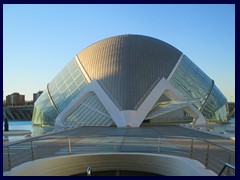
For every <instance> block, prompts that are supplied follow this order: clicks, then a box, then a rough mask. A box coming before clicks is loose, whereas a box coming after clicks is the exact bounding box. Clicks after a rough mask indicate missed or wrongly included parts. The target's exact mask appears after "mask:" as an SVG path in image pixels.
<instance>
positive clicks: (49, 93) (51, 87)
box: [32, 59, 87, 125]
mask: <svg viewBox="0 0 240 180" xmlns="http://www.w3.org/2000/svg"><path fill="white" fill-rule="evenodd" d="M86 85H87V82H86V80H85V79H84V77H83V75H82V73H81V71H80V69H79V67H78V65H77V62H76V61H75V59H73V60H71V61H70V62H69V63H68V64H67V65H66V66H65V67H64V69H63V70H62V71H61V72H60V73H59V74H58V75H57V76H56V77H55V78H54V79H53V80H52V81H51V82H50V83H49V84H48V87H47V89H46V90H45V91H44V92H43V93H42V95H41V96H40V97H39V98H38V100H37V101H36V102H35V104H34V112H33V118H32V121H33V123H34V124H39V125H54V123H55V119H56V117H57V115H58V114H59V113H60V112H62V110H63V109H64V108H65V107H66V106H67V105H68V104H69V103H70V102H71V101H72V100H73V99H74V98H75V97H76V96H77V95H78V94H79V92H80V91H81V90H82V89H83V88H84V87H85V86H86Z"/></svg>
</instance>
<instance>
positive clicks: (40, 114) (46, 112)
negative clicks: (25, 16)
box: [33, 89, 58, 126]
mask: <svg viewBox="0 0 240 180" xmlns="http://www.w3.org/2000/svg"><path fill="white" fill-rule="evenodd" d="M57 115H58V112H57V110H56V109H55V107H54V105H53V103H52V101H51V99H50V97H49V95H48V92H47V89H45V90H44V91H43V93H42V94H41V96H40V97H39V98H38V100H37V101H36V102H35V104H34V110H33V123H34V124H35V125H51V126H53V125H54V122H55V118H56V117H57Z"/></svg>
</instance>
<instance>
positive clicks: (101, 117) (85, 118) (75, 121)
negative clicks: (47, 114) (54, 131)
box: [62, 93, 114, 127]
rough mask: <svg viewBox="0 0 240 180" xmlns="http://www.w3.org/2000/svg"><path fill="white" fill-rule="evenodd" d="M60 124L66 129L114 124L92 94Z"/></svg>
mask: <svg viewBox="0 0 240 180" xmlns="http://www.w3.org/2000/svg"><path fill="white" fill-rule="evenodd" d="M62 122H63V124H64V125H65V126H66V127H80V126H110V125H112V124H114V122H113V120H112V119H111V117H110V115H109V114H108V112H107V111H106V109H105V108H104V106H103V105H102V103H101V102H100V100H99V99H98V97H97V96H96V95H95V94H94V93H92V94H91V95H90V96H89V97H88V98H87V99H86V100H85V101H84V102H82V104H81V105H80V106H79V107H76V109H75V110H74V111H73V112H72V113H71V114H70V115H69V116H68V117H67V118H66V119H64V120H62Z"/></svg>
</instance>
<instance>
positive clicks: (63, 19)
mask: <svg viewBox="0 0 240 180" xmlns="http://www.w3.org/2000/svg"><path fill="white" fill-rule="evenodd" d="M129 33H130V34H141V35H147V36H151V37H154V38H157V39H160V40H163V41H165V42H167V43H169V44H171V45H173V46H174V47H176V48H177V49H179V50H180V51H182V52H183V53H184V54H185V55H187V56H188V57H189V58H190V59H191V60H192V61H193V62H194V63H195V64H196V65H198V66H199V67H200V68H201V69H202V70H203V71H204V72H205V73H206V74H207V75H208V76H209V77H210V78H212V79H213V80H214V81H215V84H216V85H217V86H218V88H219V89H220V90H221V91H222V92H223V94H224V95H225V96H226V97H227V99H228V100H229V101H235V5H231V4H230V5H209V4H208V5H156V4H154V5H147V4H144V5H136V4H135V5H81V4H79V5H65V4H64V5H37V4H35V5H26V4H22V5H8V4H7V5H3V91H4V98H5V97H6V95H9V94H11V93H13V92H19V93H20V94H25V96H26V97H25V99H26V100H32V94H33V93H34V92H37V91H39V90H44V89H45V88H46V85H47V83H49V82H50V81H51V80H52V79H53V78H54V77H55V76H56V75H57V74H58V72H59V71H60V70H61V69H62V68H63V67H64V66H65V65H66V64H67V63H68V62H69V61H70V60H71V59H72V58H73V57H74V56H75V55H76V54H77V53H79V52H80V51H82V50H83V49H84V48H86V47H87V46H89V45H91V44H92V43H94V42H96V41H99V40H102V39H104V38H106V37H110V36H114V35H121V34H129Z"/></svg>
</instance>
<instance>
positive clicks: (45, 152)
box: [3, 136, 235, 176]
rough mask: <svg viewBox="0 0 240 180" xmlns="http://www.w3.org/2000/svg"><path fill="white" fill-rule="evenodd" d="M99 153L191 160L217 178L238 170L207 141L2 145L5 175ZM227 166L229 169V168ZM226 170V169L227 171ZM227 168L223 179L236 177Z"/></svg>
mask: <svg viewBox="0 0 240 180" xmlns="http://www.w3.org/2000/svg"><path fill="white" fill-rule="evenodd" d="M98 152H129V153H131V152H139V153H158V154H169V155H178V156H183V157H189V158H192V159H195V160H198V161H200V162H201V163H203V164H204V165H205V166H206V168H207V169H210V170H212V171H214V172H215V173H216V174H218V173H219V172H221V171H222V169H223V168H222V167H223V166H224V165H226V163H227V164H231V165H232V166H235V151H234V150H231V149H228V148H226V147H222V146H220V145H217V144H214V143H212V142H209V141H207V140H204V139H200V138H193V137H185V136H160V137H155V138H152V137H139V136H128V137H125V136H90V137H83V136H81V137H66V136H47V137H41V138H31V139H29V140H24V141H20V142H12V143H6V144H4V145H3V172H4V171H9V170H11V169H12V168H14V167H16V166H18V165H20V164H23V163H25V162H28V161H33V160H36V159H41V158H48V157H54V156H62V155H72V154H85V153H98ZM226 166H228V165H226ZM225 168H226V167H225ZM225 168H224V169H223V171H222V172H221V175H227V176H234V175H235V171H229V170H228V171H227V172H226V174H223V172H225V171H224V170H225Z"/></svg>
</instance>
